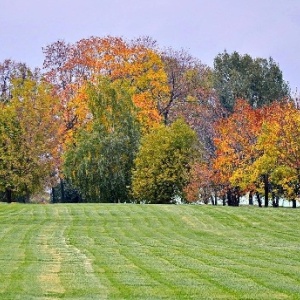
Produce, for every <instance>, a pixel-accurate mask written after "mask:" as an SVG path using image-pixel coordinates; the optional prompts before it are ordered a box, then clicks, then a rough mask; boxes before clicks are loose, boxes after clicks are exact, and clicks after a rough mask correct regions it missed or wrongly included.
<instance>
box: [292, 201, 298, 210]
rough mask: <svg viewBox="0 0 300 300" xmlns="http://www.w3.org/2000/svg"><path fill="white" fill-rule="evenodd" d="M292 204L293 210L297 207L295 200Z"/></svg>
mask: <svg viewBox="0 0 300 300" xmlns="http://www.w3.org/2000/svg"><path fill="white" fill-rule="evenodd" d="M292 203H293V208H296V207H297V202H296V200H295V199H293V200H292Z"/></svg>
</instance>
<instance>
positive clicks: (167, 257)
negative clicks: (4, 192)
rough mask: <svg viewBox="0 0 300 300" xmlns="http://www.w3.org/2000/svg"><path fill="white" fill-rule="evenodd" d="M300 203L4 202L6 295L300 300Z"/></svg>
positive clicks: (2, 288) (0, 287)
mask: <svg viewBox="0 0 300 300" xmlns="http://www.w3.org/2000/svg"><path fill="white" fill-rule="evenodd" d="M299 214H300V211H299V210H298V209H296V210H293V209H287V208H280V209H273V208H269V209H259V208H257V207H239V208H236V207H235V208H232V207H221V206H219V207H212V206H196V205H178V206H175V205H131V204H122V205H121V204H120V205H105V204H78V205H21V204H11V205H7V204H1V205H0V270H1V272H0V299H60V298H63V299H300V255H299V250H300V226H299V219H300V218H299Z"/></svg>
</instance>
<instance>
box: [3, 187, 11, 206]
mask: <svg viewBox="0 0 300 300" xmlns="http://www.w3.org/2000/svg"><path fill="white" fill-rule="evenodd" d="M5 198H6V201H7V203H11V202H12V191H11V189H10V188H6V189H5Z"/></svg>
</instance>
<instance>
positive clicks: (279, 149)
mask: <svg viewBox="0 0 300 300" xmlns="http://www.w3.org/2000/svg"><path fill="white" fill-rule="evenodd" d="M269 110H270V112H271V114H270V118H269V119H268V120H267V122H265V123H264V124H263V127H262V131H261V133H260V135H259V137H258V142H257V149H258V150H259V151H260V153H261V155H260V156H259V157H258V158H257V160H256V161H255V162H254V164H253V175H254V176H255V174H257V173H262V172H263V173H265V174H268V179H269V182H270V184H271V186H272V187H273V193H274V194H278V193H280V192H281V193H282V194H283V196H284V197H286V198H288V199H289V200H292V201H293V207H296V199H299V194H300V147H299V145H300V129H299V128H300V112H299V110H298V109H296V107H295V106H294V104H292V103H289V102H287V103H280V104H279V103H278V104H273V105H272V106H271V107H270V108H269ZM256 176H257V175H256Z"/></svg>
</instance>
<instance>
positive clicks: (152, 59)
mask: <svg viewBox="0 0 300 300" xmlns="http://www.w3.org/2000/svg"><path fill="white" fill-rule="evenodd" d="M43 51H44V55H45V60H44V65H43V70H38V69H37V70H34V71H33V70H30V69H29V68H28V67H27V66H26V65H25V64H22V63H15V62H13V61H10V60H6V61H4V62H3V63H2V64H0V106H1V110H0V144H1V149H0V192H1V193H2V195H3V197H4V198H6V200H7V201H12V200H13V199H16V198H19V199H24V200H25V201H26V200H28V199H29V198H30V195H32V194H34V193H36V192H37V191H39V190H41V189H44V188H45V186H48V187H51V188H52V191H53V192H52V195H53V200H54V201H63V202H64V201H74V202H80V201H83V202H123V201H133V202H146V203H173V202H175V201H177V200H178V199H181V200H186V201H199V200H201V201H204V202H207V201H208V200H209V199H213V202H214V203H216V199H219V198H223V199H224V203H225V202H227V203H228V204H229V205H237V204H238V199H239V196H240V195H242V194H244V193H246V192H249V193H250V203H251V201H252V200H251V197H253V195H256V196H257V198H258V200H259V201H260V195H264V198H265V205H267V204H268V196H269V195H273V198H274V199H275V200H276V199H277V198H278V197H279V196H282V195H284V196H285V197H288V199H291V200H296V198H297V195H298V189H299V187H298V185H299V180H298V178H300V177H299V176H298V173H297V172H298V171H297V170H298V169H297V166H298V161H297V160H296V159H294V161H293V162H292V157H294V156H295V157H296V156H297V155H298V153H297V145H298V144H299V143H298V141H297V132H296V129H297V128H298V126H296V125H297V120H298V119H297V118H299V111H298V109H297V107H296V106H295V105H294V103H293V102H292V99H291V98H290V92H289V88H288V85H287V83H286V82H285V81H284V80H283V78H282V72H281V71H280V69H279V67H278V65H277V64H276V63H275V62H274V61H273V60H272V59H271V58H270V59H268V60H267V59H262V58H256V59H253V58H252V57H250V56H249V55H240V54H239V53H237V52H234V53H232V54H228V53H227V52H224V53H222V54H219V55H218V56H217V57H216V58H215V61H214V62H215V63H214V68H209V67H207V66H206V65H204V64H202V63H201V62H200V61H199V60H198V59H196V58H194V57H192V56H191V55H189V54H188V53H187V52H185V51H183V50H181V51H174V50H173V49H164V50H161V49H159V47H158V46H157V44H156V43H155V42H154V41H152V40H151V39H150V38H139V39H136V40H133V41H126V40H124V39H122V38H116V37H104V38H97V37H91V38H89V39H83V40H80V41H78V42H76V43H74V44H68V43H66V42H64V41H57V42H55V43H52V44H50V45H48V46H47V47H45V48H44V49H43ZM242 99H243V100H242ZM293 122H294V123H293ZM279 137H280V138H279ZM293 147H294V148H293ZM297 176H298V177H297ZM274 199H273V200H274ZM275 200H274V203H277V202H276V201H275Z"/></svg>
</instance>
